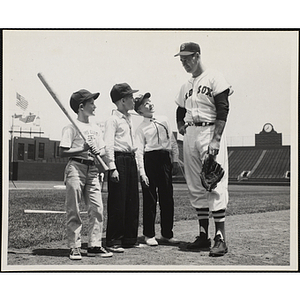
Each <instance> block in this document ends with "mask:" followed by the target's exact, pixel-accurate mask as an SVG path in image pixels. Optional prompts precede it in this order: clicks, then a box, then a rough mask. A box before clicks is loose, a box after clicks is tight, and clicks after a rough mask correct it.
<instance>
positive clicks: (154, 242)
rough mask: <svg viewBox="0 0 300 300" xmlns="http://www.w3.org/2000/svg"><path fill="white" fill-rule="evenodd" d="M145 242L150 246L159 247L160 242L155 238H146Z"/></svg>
mask: <svg viewBox="0 0 300 300" xmlns="http://www.w3.org/2000/svg"><path fill="white" fill-rule="evenodd" d="M145 242H146V244H147V245H148V246H158V242H157V240H156V239H155V237H152V238H148V237H146V236H145Z"/></svg>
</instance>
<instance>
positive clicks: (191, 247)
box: [186, 234, 211, 251]
mask: <svg viewBox="0 0 300 300" xmlns="http://www.w3.org/2000/svg"><path fill="white" fill-rule="evenodd" d="M210 246H211V241H210V239H207V238H206V237H205V236H203V235H202V234H201V235H200V236H197V237H196V240H195V241H194V242H193V243H188V244H187V245H186V250H187V251H201V250H202V251H205V250H206V251H207V250H209V249H210Z"/></svg>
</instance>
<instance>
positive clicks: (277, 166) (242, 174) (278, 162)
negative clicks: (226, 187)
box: [228, 146, 290, 182]
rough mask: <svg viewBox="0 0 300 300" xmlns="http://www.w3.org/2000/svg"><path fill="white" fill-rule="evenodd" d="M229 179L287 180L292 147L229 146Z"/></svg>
mask: <svg viewBox="0 0 300 300" xmlns="http://www.w3.org/2000/svg"><path fill="white" fill-rule="evenodd" d="M228 152H229V181H231V182H234V181H246V180H249V181H260V182H261V181H264V182H270V181H274V182H287V181H289V175H288V174H289V171H290V147H289V146H282V147H280V148H275V149H257V148H256V147H231V148H229V151H228Z"/></svg>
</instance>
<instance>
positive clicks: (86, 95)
mask: <svg viewBox="0 0 300 300" xmlns="http://www.w3.org/2000/svg"><path fill="white" fill-rule="evenodd" d="M99 95H100V93H94V94H93V93H91V92H89V91H88V90H85V89H81V90H79V91H77V92H74V93H73V94H72V96H71V99H70V106H71V108H72V109H73V110H74V112H75V113H76V114H77V113H78V108H79V105H80V104H81V103H82V102H84V101H85V100H89V99H95V100H96V99H97V98H98V97H99Z"/></svg>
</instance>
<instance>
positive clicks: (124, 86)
mask: <svg viewBox="0 0 300 300" xmlns="http://www.w3.org/2000/svg"><path fill="white" fill-rule="evenodd" d="M138 91H139V90H133V89H132V88H131V87H130V85H129V84H128V83H118V84H115V85H114V86H113V87H112V89H111V91H110V97H111V100H112V102H114V103H115V102H117V101H118V100H120V99H122V98H124V97H126V96H128V95H132V94H133V93H136V92H138Z"/></svg>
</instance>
